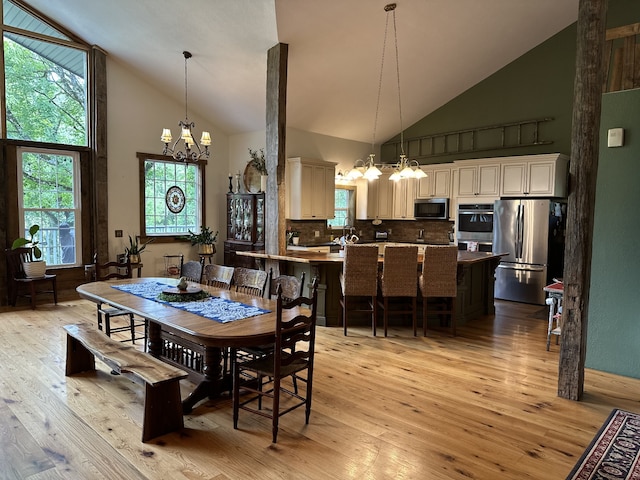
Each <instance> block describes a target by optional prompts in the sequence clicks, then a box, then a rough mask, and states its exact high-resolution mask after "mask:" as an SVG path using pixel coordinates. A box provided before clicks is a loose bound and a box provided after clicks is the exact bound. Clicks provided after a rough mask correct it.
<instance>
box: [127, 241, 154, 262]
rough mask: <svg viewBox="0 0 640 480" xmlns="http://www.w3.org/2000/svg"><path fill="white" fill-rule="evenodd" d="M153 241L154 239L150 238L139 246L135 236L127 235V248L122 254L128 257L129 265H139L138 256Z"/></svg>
mask: <svg viewBox="0 0 640 480" xmlns="http://www.w3.org/2000/svg"><path fill="white" fill-rule="evenodd" d="M153 240H154V239H153V238H152V239H150V240H147V241H146V242H144V243H142V244H140V242H139V241H138V237H137V236H135V237H132V236H131V235H129V246H128V247H125V249H124V254H125V255H126V256H127V257H129V261H130V262H131V263H140V254H141V253H142V252H143V250H144V249H145V248H147V245H149V244H150V243H151V242H153Z"/></svg>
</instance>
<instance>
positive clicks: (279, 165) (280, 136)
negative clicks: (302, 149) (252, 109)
mask: <svg viewBox="0 0 640 480" xmlns="http://www.w3.org/2000/svg"><path fill="white" fill-rule="evenodd" d="M288 57H289V45H287V44H286V43H279V44H277V45H275V46H274V47H271V48H270V49H269V51H268V52H267V108H266V111H267V118H266V122H267V128H266V137H267V138H266V163H267V172H268V173H269V176H268V177H267V191H266V193H265V250H266V252H267V253H271V254H277V253H279V252H280V251H284V250H285V249H286V239H285V238H284V231H285V227H286V219H285V216H284V211H285V193H286V192H285V181H284V180H285V177H284V172H285V166H286V162H287V158H286V127H287V64H288ZM280 233H282V235H280ZM267 268H268V266H267Z"/></svg>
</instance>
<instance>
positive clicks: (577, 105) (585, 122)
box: [558, 0, 606, 400]
mask: <svg viewBox="0 0 640 480" xmlns="http://www.w3.org/2000/svg"><path fill="white" fill-rule="evenodd" d="M605 20H606V0H580V4H579V11H578V39H577V57H576V76H575V81H574V101H573V126H572V132H571V163H570V168H569V198H568V206H567V207H568V215H567V232H566V246H565V262H564V273H563V275H564V301H563V307H562V308H563V311H562V317H563V325H562V347H561V348H560V363H559V375H558V396H560V397H563V398H568V399H570V400H580V399H581V398H582V394H583V391H584V364H585V356H586V345H587V320H588V306H589V287H590V283H591V250H592V249H591V239H592V237H593V211H594V205H595V196H596V177H597V172H598V148H599V141H598V140H599V131H600V106H601V102H602V81H603V80H602V79H603V73H604V72H603V71H602V67H601V66H602V53H603V49H604V39H605Z"/></svg>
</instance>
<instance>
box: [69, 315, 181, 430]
mask: <svg viewBox="0 0 640 480" xmlns="http://www.w3.org/2000/svg"><path fill="white" fill-rule="evenodd" d="M64 329H65V330H66V331H67V364H66V371H65V374H66V375H67V376H70V375H73V374H74V373H80V372H86V371H92V370H95V368H96V366H95V357H98V358H99V359H100V360H102V361H103V362H104V363H106V364H107V365H108V366H109V367H110V368H111V369H112V370H113V371H115V372H117V373H119V374H121V375H123V376H125V377H127V378H129V379H130V380H132V381H134V382H135V383H138V384H140V385H144V387H145V394H144V418H143V422H142V441H143V442H146V441H148V440H151V439H152V438H155V437H158V436H160V435H164V434H165V433H169V432H173V431H175V430H179V429H181V428H182V427H184V420H183V417H182V402H181V398H180V379H182V378H186V377H187V372H185V371H184V370H180V369H179V368H176V367H174V366H172V365H168V364H166V363H164V362H162V361H160V360H158V359H157V358H155V357H152V356H151V355H149V354H147V353H145V352H141V351H140V350H137V349H135V348H134V347H132V346H130V345H124V344H122V343H121V342H118V341H117V340H113V339H111V338H109V337H107V336H106V335H105V334H104V333H102V332H100V331H99V330H97V329H95V328H94V327H92V326H90V325H86V324H78V325H65V326H64Z"/></svg>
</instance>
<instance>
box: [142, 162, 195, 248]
mask: <svg viewBox="0 0 640 480" xmlns="http://www.w3.org/2000/svg"><path fill="white" fill-rule="evenodd" d="M139 157H140V158H141V161H143V162H144V164H143V169H144V200H143V201H144V228H143V230H142V231H143V235H144V236H152V237H153V236H182V235H187V234H188V233H189V230H192V231H196V232H199V231H200V226H201V225H202V219H203V218H204V212H203V209H202V203H203V202H202V198H203V195H202V171H201V169H202V168H203V167H202V166H201V165H200V164H193V163H184V162H175V161H167V160H159V159H154V158H148V157H149V155H147V156H145V155H144V154H139Z"/></svg>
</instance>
